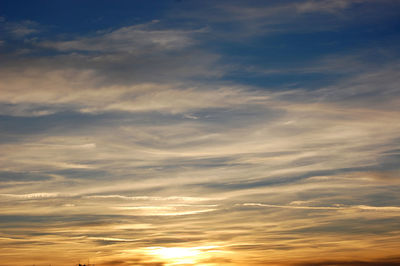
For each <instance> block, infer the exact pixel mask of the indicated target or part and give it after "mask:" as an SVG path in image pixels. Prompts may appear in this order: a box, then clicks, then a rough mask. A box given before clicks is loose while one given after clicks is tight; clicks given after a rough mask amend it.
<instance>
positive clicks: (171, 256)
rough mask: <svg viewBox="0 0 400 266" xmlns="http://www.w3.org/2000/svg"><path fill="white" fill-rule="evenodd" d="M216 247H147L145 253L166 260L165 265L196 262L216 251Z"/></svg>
mask: <svg viewBox="0 0 400 266" xmlns="http://www.w3.org/2000/svg"><path fill="white" fill-rule="evenodd" d="M216 247H217V246H202V247H188V248H186V247H149V248H147V249H146V250H147V252H146V253H147V254H148V255H150V256H154V257H156V258H157V259H159V260H162V261H164V262H166V263H167V265H181V264H196V263H198V262H199V261H201V260H204V259H207V258H209V257H210V255H211V253H215V252H218V251H217V250H215V248H216Z"/></svg>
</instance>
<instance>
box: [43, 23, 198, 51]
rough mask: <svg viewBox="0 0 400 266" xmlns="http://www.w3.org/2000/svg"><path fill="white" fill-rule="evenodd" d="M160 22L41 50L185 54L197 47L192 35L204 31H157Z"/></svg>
mask: <svg viewBox="0 0 400 266" xmlns="http://www.w3.org/2000/svg"><path fill="white" fill-rule="evenodd" d="M157 24H158V23H157V22H152V23H148V24H141V25H140V24H139V25H132V26H126V27H122V28H119V29H115V30H111V31H101V32H98V33H97V34H95V35H94V36H92V37H81V38H77V39H75V40H66V41H44V42H41V43H39V46H42V47H45V48H51V49H56V50H59V51H79V52H84V51H88V52H102V53H115V52H127V53H140V54H150V53H154V52H159V51H162V52H165V51H174V50H182V49H183V48H186V47H188V46H191V45H193V44H194V43H195V41H194V39H193V38H192V35H194V34H195V33H198V32H201V31H184V30H170V29H156V28H157Z"/></svg>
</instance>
